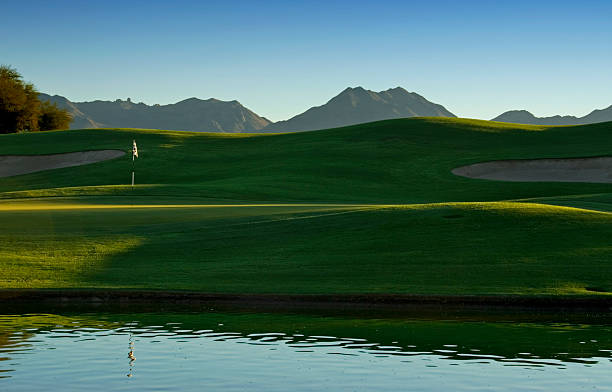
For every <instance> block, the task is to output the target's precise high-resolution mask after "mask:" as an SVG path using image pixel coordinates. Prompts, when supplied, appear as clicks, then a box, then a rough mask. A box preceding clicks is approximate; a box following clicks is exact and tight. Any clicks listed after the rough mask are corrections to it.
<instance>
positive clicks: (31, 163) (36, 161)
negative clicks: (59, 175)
mask: <svg viewBox="0 0 612 392" xmlns="http://www.w3.org/2000/svg"><path fill="white" fill-rule="evenodd" d="M123 155H125V151H121V150H98V151H80V152H68V153H64V154H51V155H0V177H10V176H18V175H20V174H27V173H34V172H39V171H43V170H51V169H59V168H62V167H71V166H80V165H87V164H90V163H95V162H101V161H107V160H109V159H114V158H118V157H120V156H123Z"/></svg>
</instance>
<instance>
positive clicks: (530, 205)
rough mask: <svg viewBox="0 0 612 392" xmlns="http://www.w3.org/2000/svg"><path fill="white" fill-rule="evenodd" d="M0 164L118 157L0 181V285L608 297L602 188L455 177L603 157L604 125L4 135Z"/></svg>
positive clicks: (382, 125) (425, 121)
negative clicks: (493, 166)
mask: <svg viewBox="0 0 612 392" xmlns="http://www.w3.org/2000/svg"><path fill="white" fill-rule="evenodd" d="M0 138H1V139H2V143H0V154H43V153H53V152H71V151H80V150H92V149H125V150H129V149H130V148H131V140H132V139H133V138H135V139H136V140H137V142H138V145H139V150H140V156H141V158H139V159H138V161H137V162H136V183H137V186H136V187H135V188H134V190H131V189H130V187H129V186H126V184H127V183H128V182H129V180H130V171H131V159H130V158H129V156H126V157H125V158H119V159H116V160H111V161H107V162H101V163H97V164H92V165H87V166H81V167H72V168H65V169H57V170H53V171H48V172H39V173H33V174H28V175H23V176H16V177H8V178H3V179H0V198H2V200H1V201H0V220H1V221H2V222H3V225H2V226H1V227H0V266H1V267H2V271H3V275H2V276H0V287H5V288H7V287H16V288H26V287H29V288H32V287H46V288H61V287H73V288H74V287H97V288H135V289H138V288H154V289H185V290H198V291H207V292H242V293H282V294H291V293H412V294H517V295H559V294H565V295H605V294H604V293H605V292H609V291H612V265H611V263H612V247H611V246H610V241H609V238H612V214H611V213H610V212H611V211H612V184H585V183H516V182H513V183H510V182H498V181H486V180H474V179H467V178H463V177H457V176H454V175H453V174H451V172H450V171H451V169H453V168H455V167H458V166H461V165H466V164H470V163H476V162H481V161H487V160H496V159H521V158H543V157H546V158H553V157H585V156H602V155H609V154H610V151H611V149H612V123H602V124H594V125H586V126H579V127H552V128H551V127H543V126H522V125H516V124H503V123H494V122H487V121H475V120H464V119H443V118H415V119H401V120H388V121H381V122H375V123H369V124H361V125H355V126H351V127H345V128H339V129H330V130H324V131H318V132H307V133H293V134H278V135H269V134H266V135H256V134H209V133H192V132H172V131H147V130H131V129H108V130H102V129H96V130H80V131H57V132H45V133H37V134H16V135H3V136H1V137H0Z"/></svg>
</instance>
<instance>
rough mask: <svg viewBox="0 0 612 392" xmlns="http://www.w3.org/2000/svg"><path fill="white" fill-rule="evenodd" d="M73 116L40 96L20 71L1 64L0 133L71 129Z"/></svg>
mask: <svg viewBox="0 0 612 392" xmlns="http://www.w3.org/2000/svg"><path fill="white" fill-rule="evenodd" d="M71 121H72V117H71V115H70V114H69V113H68V112H67V111H66V110H63V109H60V108H58V107H57V106H56V105H55V104H52V103H50V102H48V101H44V102H41V101H40V100H39V99H38V91H36V88H35V87H34V85H33V84H31V83H25V82H24V81H23V79H22V77H21V75H20V74H19V72H17V70H15V69H14V68H11V67H9V66H5V65H2V66H0V133H15V132H36V131H48V130H51V129H68V127H69V126H70V122H71Z"/></svg>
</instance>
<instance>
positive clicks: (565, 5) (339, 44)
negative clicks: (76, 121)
mask: <svg viewBox="0 0 612 392" xmlns="http://www.w3.org/2000/svg"><path fill="white" fill-rule="evenodd" d="M3 10H4V12H5V15H9V16H10V17H8V18H6V20H5V21H4V22H3V24H2V25H1V26H0V31H1V32H2V33H3V36H4V37H10V39H5V40H2V41H1V42H0V53H2V56H1V57H0V63H2V64H8V65H11V66H13V67H15V68H16V69H17V70H18V71H19V72H20V73H21V74H22V75H23V76H24V79H26V80H27V81H31V82H32V83H34V84H35V86H36V87H37V88H38V90H39V91H41V92H44V93H47V94H51V95H56V94H57V95H61V96H64V97H66V98H68V99H69V100H71V101H73V102H82V101H93V100H96V99H100V100H112V101H114V100H116V99H122V100H125V99H127V98H128V97H129V98H131V99H132V101H133V102H144V103H147V104H156V103H158V104H168V103H175V102H178V101H181V100H183V99H187V98H191V97H197V98H200V99H208V98H216V99H220V100H224V101H232V100H237V101H239V102H240V103H242V104H243V105H244V106H245V107H247V108H249V109H250V110H252V111H254V112H255V113H257V114H259V115H260V116H263V117H266V118H268V119H270V120H272V121H279V120H285V119H287V118H290V117H292V116H294V115H297V114H299V113H302V112H304V111H305V110H307V109H309V108H310V107H313V106H320V105H323V104H325V103H326V102H327V101H328V100H329V99H331V98H332V97H334V96H335V95H337V94H338V93H340V92H341V91H342V90H344V89H345V88H347V87H357V86H361V87H363V88H365V89H368V90H373V91H382V90H387V89H389V88H393V87H397V86H400V87H403V88H405V89H406V90H408V91H411V92H416V93H418V94H420V95H422V96H424V97H425V98H427V99H428V100H430V101H432V102H435V103H438V104H441V105H443V106H444V107H446V108H447V109H448V110H449V111H451V112H452V113H454V114H455V115H457V116H459V117H467V118H480V119H486V120H488V119H491V118H494V117H496V116H498V115H499V114H501V113H503V112H505V111H508V110H522V109H524V110H528V111H530V112H531V113H533V114H534V115H536V116H538V117H545V116H553V115H574V116H577V117H581V116H584V115H586V114H588V113H590V112H591V111H593V110H595V109H604V108H607V107H609V106H610V105H612V93H611V91H612V72H610V71H609V70H610V69H612V44H611V42H612V23H610V15H612V2H609V1H607V0H606V1H603V0H586V1H583V2H581V3H580V4H578V3H576V2H573V1H563V0H559V1H549V0H542V1H537V2H533V1H524V0H517V1H514V2H511V3H507V4H503V3H502V2H490V1H485V0H469V1H465V2H455V1H447V0H441V1H439V2H437V3H436V6H430V5H427V4H423V3H422V2H413V1H397V0H393V1H382V2H377V3H375V4H374V3H370V2H359V1H357V2H354V1H353V2H348V1H334V0H329V1H317V0H313V1H308V2H293V3H286V2H282V1H278V0H270V1H265V2H260V3H257V4H254V2H250V1H236V2H233V3H232V4H231V5H229V4H227V3H224V2H217V1H205V2H199V1H186V0H184V1H177V2H173V3H172V4H170V3H167V2H158V1H148V2H145V1H131V2H129V3H127V4H126V3H124V2H118V1H107V2H104V3H91V4H88V3H85V2H80V1H67V0H58V1H55V2H52V3H50V2H45V1H28V0H25V1H21V2H18V3H10V4H6V5H3ZM15 32H19V34H16V33H15Z"/></svg>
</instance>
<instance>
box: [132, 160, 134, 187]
mask: <svg viewBox="0 0 612 392" xmlns="http://www.w3.org/2000/svg"><path fill="white" fill-rule="evenodd" d="M133 190H134V153H133V152H132V191H133Z"/></svg>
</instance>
